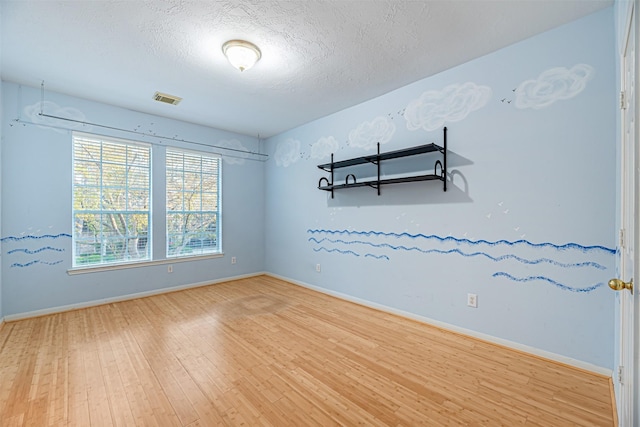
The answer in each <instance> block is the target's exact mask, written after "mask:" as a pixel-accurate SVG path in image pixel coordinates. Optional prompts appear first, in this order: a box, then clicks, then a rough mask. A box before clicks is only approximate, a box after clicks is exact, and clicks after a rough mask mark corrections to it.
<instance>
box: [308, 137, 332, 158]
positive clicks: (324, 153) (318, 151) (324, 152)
mask: <svg viewBox="0 0 640 427" xmlns="http://www.w3.org/2000/svg"><path fill="white" fill-rule="evenodd" d="M336 151H338V141H336V139H335V138H334V137H332V136H323V137H322V138H320V139H319V140H317V141H316V142H314V143H313V144H312V145H311V157H312V158H314V159H324V158H325V157H329V156H330V155H331V153H335V152H336Z"/></svg>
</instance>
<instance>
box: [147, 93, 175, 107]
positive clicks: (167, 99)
mask: <svg viewBox="0 0 640 427" xmlns="http://www.w3.org/2000/svg"><path fill="white" fill-rule="evenodd" d="M153 99H155V100H156V101H158V102H164V103H165V104H171V105H178V104H179V103H180V101H182V98H180V97H179V96H173V95H168V94H166V93H162V92H156V93H155V94H153Z"/></svg>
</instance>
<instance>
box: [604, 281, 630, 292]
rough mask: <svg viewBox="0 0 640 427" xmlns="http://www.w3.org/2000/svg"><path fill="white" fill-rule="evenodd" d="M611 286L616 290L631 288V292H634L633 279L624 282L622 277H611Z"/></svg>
mask: <svg viewBox="0 0 640 427" xmlns="http://www.w3.org/2000/svg"><path fill="white" fill-rule="evenodd" d="M609 287H610V288H611V289H613V290H614V291H621V290H623V289H629V290H630V291H631V293H633V279H631V280H629V283H627V282H623V281H622V280H620V279H611V280H609Z"/></svg>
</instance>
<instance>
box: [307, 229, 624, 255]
mask: <svg viewBox="0 0 640 427" xmlns="http://www.w3.org/2000/svg"><path fill="white" fill-rule="evenodd" d="M307 233H310V234H331V235H335V234H339V235H340V234H346V235H356V236H367V237H369V236H377V237H380V236H382V237H396V238H402V237H408V238H410V239H427V240H437V241H439V242H456V243H464V244H468V245H472V246H477V245H489V246H499V245H506V246H517V245H526V246H529V247H532V248H554V249H558V250H561V251H562V250H567V249H577V250H581V251H583V252H589V251H594V250H598V251H604V252H607V253H609V254H611V255H615V253H616V249H611V248H608V247H606V246H600V245H592V246H583V245H580V244H578V243H565V244H562V245H558V244H555V243H551V242H543V243H533V242H530V241H528V240H524V239H520V240H513V241H510V240H496V241H489V240H484V239H480V240H471V239H460V238H457V237H453V236H447V237H441V236H436V235H435V234H430V235H426V234H410V233H390V232H383V231H349V230H322V229H308V230H307Z"/></svg>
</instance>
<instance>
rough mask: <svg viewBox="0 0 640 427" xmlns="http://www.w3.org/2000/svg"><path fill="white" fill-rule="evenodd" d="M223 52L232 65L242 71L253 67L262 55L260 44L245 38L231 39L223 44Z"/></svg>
mask: <svg viewBox="0 0 640 427" xmlns="http://www.w3.org/2000/svg"><path fill="white" fill-rule="evenodd" d="M222 52H223V53H224V56H226V57H227V59H228V60H229V62H230V63H231V65H233V66H234V67H236V68H237V69H238V70H240V71H244V70H248V69H249V68H251V67H253V66H254V64H255V63H256V62H258V60H259V59H260V58H261V57H262V53H261V52H260V49H258V46H256V45H254V44H253V43H249V42H247V41H244V40H229V41H228V42H226V43H225V44H223V45H222Z"/></svg>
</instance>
